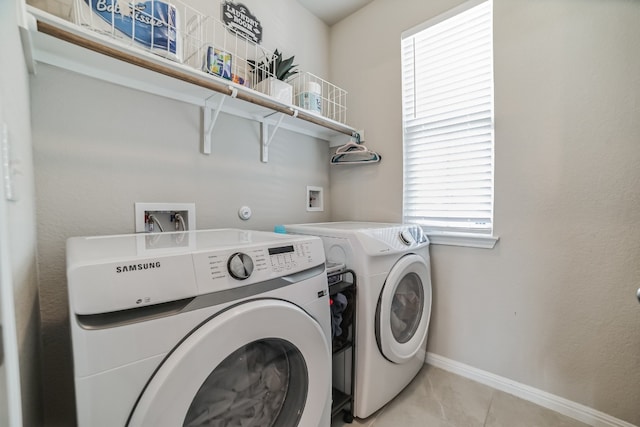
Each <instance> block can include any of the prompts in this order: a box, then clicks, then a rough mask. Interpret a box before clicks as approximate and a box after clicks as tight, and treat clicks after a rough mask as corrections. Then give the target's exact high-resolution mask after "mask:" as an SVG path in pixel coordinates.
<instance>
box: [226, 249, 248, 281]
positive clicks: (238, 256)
mask: <svg viewBox="0 0 640 427" xmlns="http://www.w3.org/2000/svg"><path fill="white" fill-rule="evenodd" d="M227 270H229V274H231V277H233V278H234V279H237V280H245V279H248V278H249V276H251V273H253V260H252V259H251V257H250V256H249V255H247V254H244V253H242V252H236V253H235V254H233V255H231V256H230V257H229V261H228V262H227Z"/></svg>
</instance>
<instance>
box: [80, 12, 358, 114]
mask: <svg viewBox="0 0 640 427" xmlns="http://www.w3.org/2000/svg"><path fill="white" fill-rule="evenodd" d="M72 5H73V6H72V10H71V17H70V19H71V21H72V22H74V23H76V24H77V25H79V26H81V27H83V28H85V29H87V30H89V31H93V32H96V33H98V34H101V35H104V36H106V37H110V38H112V39H114V40H116V41H117V42H119V43H122V44H124V45H127V46H130V47H133V48H134V49H139V50H144V51H146V52H150V53H154V54H157V55H160V56H162V57H165V58H168V59H170V60H172V61H175V62H178V63H183V64H184V65H187V66H188V67H191V68H192V69H194V70H197V71H200V72H203V73H208V74H212V75H216V76H218V77H222V78H223V79H227V80H230V81H232V82H234V83H236V84H238V85H241V86H244V87H248V88H252V89H255V90H257V91H260V92H262V93H264V94H266V95H268V96H271V97H273V98H275V99H278V100H280V101H282V102H284V103H285V104H292V105H295V106H297V107H300V108H302V109H305V110H308V111H311V112H313V113H316V114H318V115H320V116H324V117H327V118H329V119H331V120H335V121H337V122H339V123H343V124H344V123H346V96H347V92H346V91H344V90H343V89H341V88H339V87H337V86H336V85H334V84H332V83H331V82H329V81H327V80H323V79H321V78H319V77H317V76H315V75H313V74H311V73H308V72H304V71H302V70H299V67H298V68H296V70H297V71H298V73H297V74H294V75H293V78H292V79H290V81H287V77H286V76H283V75H278V73H279V71H278V70H277V65H278V63H279V62H278V61H281V60H284V58H283V55H282V53H279V52H278V51H277V50H276V52H271V51H269V50H266V49H265V48H263V47H262V46H260V45H258V44H256V43H254V42H253V41H250V40H248V39H247V38H245V37H244V36H242V35H238V34H237V33H235V32H232V31H230V30H229V28H228V27H227V25H226V24H224V23H223V22H222V21H221V20H219V19H217V18H215V17H213V16H206V15H204V14H202V13H200V12H199V11H198V10H197V9H195V8H193V7H191V6H190V5H188V4H186V3H184V2H182V1H181V0H172V1H171V3H168V2H164V1H160V0H157V1H155V2H154V1H151V2H146V3H136V4H134V3H128V2H126V1H124V0H73V3H72ZM125 9H127V10H125ZM276 54H277V55H276ZM276 59H277V60H276ZM278 80H283V81H285V82H286V83H288V84H283V83H282V82H280V81H278ZM316 89H317V93H316V92H314V91H315V90H316ZM309 95H310V96H317V98H318V99H319V100H320V102H319V106H320V108H310V107H311V106H310V105H309V103H308V102H306V103H305V102H302V101H301V99H302V97H303V96H307V98H308V96H309Z"/></svg>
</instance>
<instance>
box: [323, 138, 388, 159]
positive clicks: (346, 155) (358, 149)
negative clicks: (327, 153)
mask: <svg viewBox="0 0 640 427" xmlns="http://www.w3.org/2000/svg"><path fill="white" fill-rule="evenodd" d="M380 160H382V156H381V155H380V154H378V153H376V152H375V151H371V150H369V149H368V148H367V147H365V146H364V145H363V143H361V142H360V138H356V141H355V142H354V141H350V142H348V143H347V144H345V145H343V146H341V147H338V149H337V150H336V153H335V154H334V155H333V156H331V164H332V165H353V164H366V163H378V162H380Z"/></svg>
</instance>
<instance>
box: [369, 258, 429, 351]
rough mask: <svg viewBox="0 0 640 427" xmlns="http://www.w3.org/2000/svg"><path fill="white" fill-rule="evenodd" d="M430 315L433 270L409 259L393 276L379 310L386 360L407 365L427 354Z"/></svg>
mask: <svg viewBox="0 0 640 427" xmlns="http://www.w3.org/2000/svg"><path fill="white" fill-rule="evenodd" d="M430 315H431V277H430V272H429V266H428V265H427V263H426V261H425V260H424V258H422V257H420V256H418V255H415V254H409V255H405V256H404V257H402V258H401V259H400V260H399V261H398V262H397V263H396V264H395V265H394V266H393V268H392V269H391V271H390V272H389V275H388V276H387V279H386V281H385V284H384V287H383V289H382V293H381V295H380V299H379V301H378V306H377V309H376V339H377V341H378V347H379V349H380V352H381V353H382V354H383V355H384V357H385V358H387V359H388V360H390V361H391V362H394V363H405V362H407V361H408V360H410V359H411V358H413V357H414V356H415V355H416V353H418V351H421V350H422V351H425V349H424V340H425V338H426V336H427V330H428V327H429V317H430Z"/></svg>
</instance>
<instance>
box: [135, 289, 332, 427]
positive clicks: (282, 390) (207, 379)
mask: <svg viewBox="0 0 640 427" xmlns="http://www.w3.org/2000/svg"><path fill="white" fill-rule="evenodd" d="M327 310H328V309H327ZM327 313H328V311H327ZM194 319H197V318H194ZM194 324H195V325H199V326H197V327H196V328H195V329H194V330H192V331H191V332H190V333H189V334H188V335H187V336H186V337H185V338H184V339H183V340H182V342H180V343H179V344H178V345H177V346H176V347H175V348H174V349H173V350H172V351H171V352H169V353H168V354H167V355H166V356H165V359H164V360H163V362H162V364H161V365H160V366H159V367H158V369H157V370H156V372H155V373H154V374H153V376H152V377H151V379H150V380H149V382H148V383H147V385H146V387H145V388H144V390H142V392H141V394H140V397H139V399H138V401H137V403H136V405H135V407H134V408H133V410H132V412H131V415H130V417H129V421H128V423H127V426H129V427H134V426H135V427H142V426H145V427H146V426H189V427H191V426H216V427H217V426H225V427H231V426H242V427H245V426H260V427H271V426H275V427H295V426H300V427H306V426H312V425H316V424H317V423H318V420H321V419H323V416H325V414H326V410H327V408H330V406H331V400H330V399H331V349H330V347H329V343H328V338H327V337H326V334H325V332H324V331H323V329H322V328H321V327H320V325H319V324H318V322H316V321H315V320H314V319H313V318H312V317H311V316H309V314H308V313H307V312H305V311H304V310H302V309H301V308H299V307H298V306H296V305H294V304H291V303H289V302H286V301H281V300H275V299H264V300H254V301H249V302H245V303H241V304H238V305H235V306H233V307H230V308H228V309H226V310H224V311H221V312H219V313H218V314H215V315H213V316H212V317H210V318H209V319H208V320H206V321H204V322H202V320H195V321H194Z"/></svg>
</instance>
